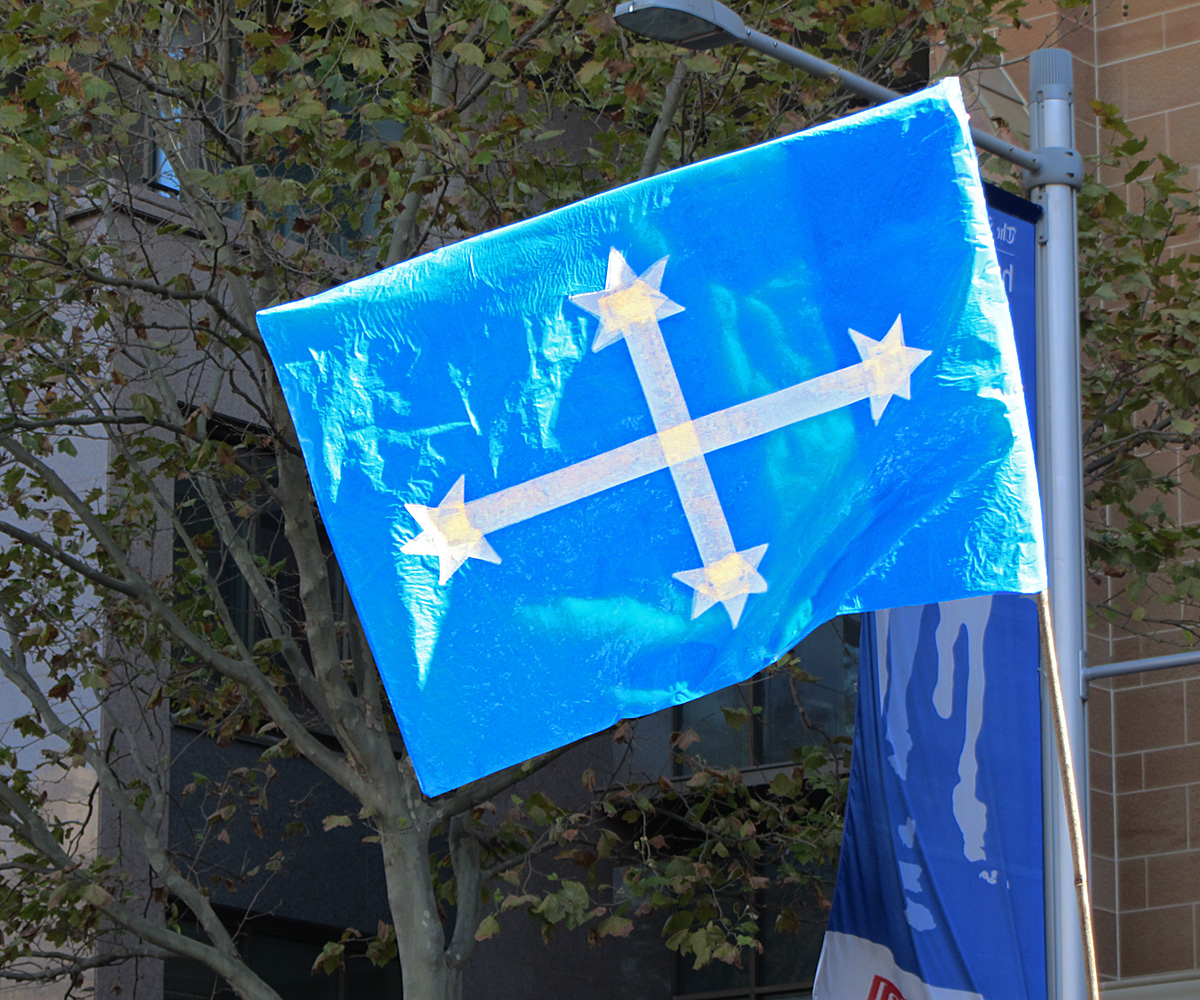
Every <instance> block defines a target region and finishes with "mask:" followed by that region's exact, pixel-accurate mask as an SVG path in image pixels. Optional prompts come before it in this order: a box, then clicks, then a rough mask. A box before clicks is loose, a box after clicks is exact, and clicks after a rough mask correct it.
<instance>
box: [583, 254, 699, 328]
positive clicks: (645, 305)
mask: <svg viewBox="0 0 1200 1000" xmlns="http://www.w3.org/2000/svg"><path fill="white" fill-rule="evenodd" d="M666 266H667V258H666V257H663V258H662V260H659V261H656V262H655V263H653V264H651V265H650V267H649V268H648V269H647V270H646V271H645V273H643V274H642V275H641V277H638V276H636V275H635V274H634V273H633V270H632V269H631V268H630V266H629V265H628V264H627V263H626V262H625V258H624V257H622V256H621V252H620V251H619V250H618V249H617V248H616V247H613V248H612V249H611V250H610V251H609V252H608V275H607V277H606V278H605V281H604V289H603V290H602V291H599V292H581V293H580V294H579V295H572V296H571V301H572V302H574V303H575V304H576V305H577V306H579V307H580V308H581V309H586V310H587V311H588V312H590V313H591V314H592V315H593V316H599V317H600V330H599V332H597V334H596V340H595V342H594V343H593V344H592V350H593V351H599V350H601V349H603V348H605V347H607V346H608V345H609V344H613V343H616V341H618V340H620V339H621V338H622V337H624V336H625V333H626V332H627V331H628V330H631V329H636V328H637V327H639V326H642V325H643V324H646V323H652V322H656V321H658V320H660V319H665V318H666V317H667V316H674V315H675V314H676V313H681V312H683V306H681V305H679V304H678V303H675V302H672V301H671V300H670V299H668V298H667V297H666V296H665V295H663V293H662V292H660V291H659V290H658V289H659V286H660V285H661V284H662V278H663V269H664V268H665V267H666Z"/></svg>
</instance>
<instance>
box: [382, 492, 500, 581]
mask: <svg viewBox="0 0 1200 1000" xmlns="http://www.w3.org/2000/svg"><path fill="white" fill-rule="evenodd" d="M464 479H465V477H464V476H459V477H458V482H456V483H455V484H454V485H453V486H451V487H450V492H449V493H447V494H446V496H445V498H444V499H443V500H442V502H441V503H440V504H438V505H437V506H436V507H425V506H422V505H421V504H419V503H406V504H405V505H404V507H405V509H406V510H407V511H408V512H409V513H410V514H411V515H412V516H413V517H414V518H416V521H417V523H418V524H419V525H420V526H421V528H422V531H421V533H420V534H419V535H417V536H416V537H415V538H410V539H409V540H408V541H407V542H405V543H404V544H403V545H402V546H401V547H400V551H401V552H404V553H406V554H407V555H410V556H437V558H438V575H439V579H438V583H439V584H443V583H445V582H446V581H447V580H449V579H450V577H451V575H453V573H454V571H455V570H456V569H458V567H459V566H461V565H462V564H463V563H465V562H466V561H467V560H468V559H486V560H487V561H488V562H492V563H498V562H499V561H500V556H498V555H497V554H496V550H495V549H493V548H492V547H491V545H489V544H488V540H487V539H486V538H484V537H483V532H482V531H480V530H479V528H477V527H476V526H475V525H474V524H472V523H471V517H470V514H469V513H468V511H467V505H466V503H464V502H463V481H464Z"/></svg>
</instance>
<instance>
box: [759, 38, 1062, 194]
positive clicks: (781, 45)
mask: <svg viewBox="0 0 1200 1000" xmlns="http://www.w3.org/2000/svg"><path fill="white" fill-rule="evenodd" d="M742 30H743V31H744V32H745V35H744V37H739V38H737V41H739V42H741V43H742V44H743V45H745V46H746V48H748V49H753V50H754V51H755V52H761V53H762V54H763V55H765V56H770V57H771V58H772V59H778V60H779V61H780V62H782V63H786V64H787V65H789V66H793V67H795V68H796V69H798V70H802V71H803V72H805V73H808V74H809V75H810V76H817V77H821V78H822V79H831V80H836V81H837V82H838V83H839V84H840V85H841V86H842V87H844V88H845V89H846V90H848V91H850V93H852V94H855V95H856V96H858V97H864V98H866V99H867V100H868V101H873V102H876V103H882V102H884V101H894V100H895V99H896V98H897V97H899V96H901V95H900V94H898V93H896V91H894V90H889V89H888V88H887V87H884V86H881V85H880V84H878V83H873V82H872V81H870V80H868V79H866V78H865V77H862V76H859V75H858V74H857V73H851V72H850V71H849V70H846V69H842V68H841V67H840V66H835V65H834V64H833V63H831V62H826V61H825V60H824V59H821V58H819V57H817V56H814V55H812V54H811V53H809V52H805V51H804V50H803V49H798V48H796V47H795V46H794V45H788V44H787V42H781V41H779V39H777V38H772V37H771V36H770V35H764V34H763V33H762V32H761V31H755V30H754V29H753V28H743V29H742ZM971 138H972V139H973V140H974V142H975V145H976V146H977V147H978V148H980V149H982V150H984V151H985V152H988V153H992V154H994V155H996V156H999V157H1001V158H1003V159H1005V160H1007V161H1008V162H1009V163H1015V164H1016V165H1017V166H1018V167H1021V168H1022V169H1024V170H1028V171H1029V172H1030V173H1031V174H1034V175H1036V174H1037V173H1038V171H1039V169H1040V167H1041V161H1040V160H1039V159H1038V158H1037V157H1036V156H1035V155H1034V154H1033V153H1030V152H1027V151H1026V150H1024V149H1020V148H1018V147H1017V146H1014V145H1013V144H1012V143H1011V142H1005V141H1004V140H1003V139H1000V138H998V137H997V136H994V135H990V134H989V133H987V132H983V131H981V130H980V129H977V128H974V127H972V128H971Z"/></svg>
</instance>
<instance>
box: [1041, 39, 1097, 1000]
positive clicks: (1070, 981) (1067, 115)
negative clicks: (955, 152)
mask: <svg viewBox="0 0 1200 1000" xmlns="http://www.w3.org/2000/svg"><path fill="white" fill-rule="evenodd" d="M1029 89H1030V126H1031V132H1032V146H1033V153H1034V155H1035V156H1038V157H1039V159H1041V158H1043V157H1045V158H1047V159H1056V158H1058V159H1062V157H1063V156H1064V155H1067V156H1069V157H1074V159H1075V160H1076V161H1077V159H1078V157H1077V154H1075V153H1074V146H1075V124H1074V109H1073V90H1072V72H1071V55H1070V53H1069V52H1066V51H1063V50H1060V49H1043V50H1042V51H1039V52H1035V53H1033V55H1032V57H1031V58H1030V88H1029ZM1027 184H1028V185H1029V186H1030V187H1031V188H1032V192H1033V194H1034V197H1035V198H1036V199H1037V201H1038V202H1040V203H1041V205H1042V208H1043V210H1044V215H1043V216H1042V222H1041V229H1040V231H1039V233H1038V400H1037V425H1038V426H1037V432H1038V466H1039V470H1038V471H1039V480H1040V482H1041V489H1042V510H1043V513H1044V516H1045V519H1046V559H1047V564H1048V566H1049V573H1050V586H1049V593H1050V602H1051V606H1052V607H1053V609H1054V616H1055V625H1056V636H1055V650H1056V652H1057V659H1058V662H1059V664H1060V669H1061V670H1062V678H1063V690H1064V693H1065V695H1066V714H1067V730H1068V734H1069V741H1070V750H1071V756H1072V758H1073V762H1074V767H1075V772H1076V774H1078V775H1079V776H1080V781H1079V785H1080V787H1081V789H1083V792H1082V794H1083V795H1084V796H1086V794H1087V792H1086V789H1087V787H1088V783H1087V747H1086V742H1085V722H1086V720H1085V714H1084V702H1083V698H1082V694H1081V684H1082V670H1083V667H1084V657H1085V655H1086V653H1085V637H1086V632H1085V618H1084V614H1085V611H1084V576H1083V574H1084V554H1083V484H1082V477H1081V470H1082V467H1083V457H1082V444H1081V437H1082V431H1081V423H1080V413H1079V399H1080V395H1079V286H1078V271H1077V268H1078V265H1077V240H1076V231H1075V187H1074V186H1073V185H1072V184H1071V183H1070V182H1069V181H1067V180H1066V179H1065V178H1063V179H1061V180H1060V179H1055V180H1054V181H1052V182H1050V183H1047V182H1046V181H1045V180H1044V179H1042V178H1030V179H1029V180H1027ZM1042 717H1043V725H1042V731H1043V747H1044V749H1043V777H1044V786H1045V793H1044V799H1043V801H1044V807H1045V811H1046V812H1045V815H1046V822H1045V827H1044V829H1045V845H1044V850H1045V858H1046V957H1047V965H1048V970H1047V974H1048V980H1049V982H1048V986H1049V996H1050V998H1051V1000H1078V998H1080V997H1084V996H1086V995H1087V974H1086V968H1087V966H1086V960H1085V957H1084V950H1083V937H1082V931H1081V927H1080V921H1079V909H1078V906H1077V904H1076V899H1075V886H1074V869H1073V866H1072V861H1071V850H1070V841H1069V838H1068V836H1067V815H1066V810H1065V808H1064V806H1063V789H1062V783H1061V779H1060V777H1059V773H1058V767H1057V764H1056V762H1055V759H1054V742H1053V739H1052V737H1051V729H1050V723H1049V708H1048V706H1044V708H1043V712H1042ZM1085 802H1086V798H1085ZM1085 817H1086V807H1085ZM1085 828H1086V820H1085Z"/></svg>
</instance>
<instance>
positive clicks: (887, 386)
mask: <svg viewBox="0 0 1200 1000" xmlns="http://www.w3.org/2000/svg"><path fill="white" fill-rule="evenodd" d="M850 336H851V337H852V338H853V340H854V346H855V347H857V348H858V353H859V355H860V356H861V357H862V364H863V369H864V375H865V377H866V380H867V393H868V394H869V395H870V397H871V419H872V420H874V421H875V423H879V418H880V417H882V416H883V411H884V409H886V407H887V405H888V402H889V401H890V400H891V398H892V396H899V397H900V398H901V399H911V398H912V386H911V382H910V376H911V375H912V372H913V369H914V368H916V367H917V365H919V364H920V363H921V362H922V361H924V360H925V359H926V358H927V357H929V355H930V354H931V353H932V352H930V351H923V350H921V348H919V347H908V346H906V345H905V343H904V327H903V326H902V325H901V323H900V317H899V316H897V317H896V322H895V323H893V324H892V328H891V329H890V330H888V332H887V335H886V336H885V337H884V338H883V340H872V339H871V338H870V337H868V336H866V335H865V334H862V333H859V332H858V331H857V330H851V331H850Z"/></svg>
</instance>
